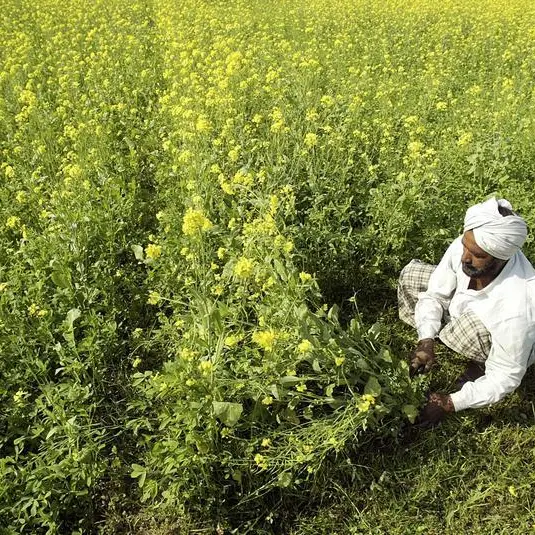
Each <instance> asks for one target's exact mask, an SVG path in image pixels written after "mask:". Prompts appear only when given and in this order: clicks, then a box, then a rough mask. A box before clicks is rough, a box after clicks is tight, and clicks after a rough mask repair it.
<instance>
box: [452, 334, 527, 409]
mask: <svg viewBox="0 0 535 535" xmlns="http://www.w3.org/2000/svg"><path fill="white" fill-rule="evenodd" d="M528 357H529V353H528V354H527V355H526V354H525V352H524V354H523V355H522V358H521V359H518V361H516V359H514V360H512V359H511V358H510V357H508V355H507V353H506V352H505V351H504V350H503V348H502V347H500V346H498V344H493V346H492V348H491V352H490V354H489V357H488V359H487V362H486V365H485V368H486V370H485V375H484V376H483V377H480V378H479V379H477V380H476V381H473V382H468V383H466V384H465V385H464V386H463V387H462V389H461V390H460V391H459V392H455V393H453V394H451V400H452V401H453V405H454V407H455V411H461V410H464V409H470V408H478V407H484V406H486V405H490V404H491V403H496V402H498V401H500V400H501V399H502V398H503V397H504V396H505V395H507V394H509V393H510V392H512V391H513V390H515V389H516V388H517V387H518V385H519V384H520V382H521V381H522V378H523V377H524V374H525V372H526V367H527V360H528Z"/></svg>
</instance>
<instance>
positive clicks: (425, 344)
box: [409, 338, 436, 377]
mask: <svg viewBox="0 0 535 535" xmlns="http://www.w3.org/2000/svg"><path fill="white" fill-rule="evenodd" d="M435 360H436V359H435V340H434V339H433V338H425V339H423V340H420V341H419V342H418V345H417V346H416V349H415V350H414V351H413V352H412V355H411V367H410V371H409V374H410V376H411V377H414V376H415V375H416V374H417V373H427V372H428V371H429V370H430V369H431V368H432V367H433V365H434V364H435Z"/></svg>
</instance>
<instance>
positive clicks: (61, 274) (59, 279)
mask: <svg viewBox="0 0 535 535" xmlns="http://www.w3.org/2000/svg"><path fill="white" fill-rule="evenodd" d="M50 278H51V279H52V281H53V282H54V284H55V285H56V286H59V287H60V288H70V286H71V272H70V271H69V269H67V268H66V267H64V266H60V267H59V268H56V270H55V271H53V272H52V275H51V276H50Z"/></svg>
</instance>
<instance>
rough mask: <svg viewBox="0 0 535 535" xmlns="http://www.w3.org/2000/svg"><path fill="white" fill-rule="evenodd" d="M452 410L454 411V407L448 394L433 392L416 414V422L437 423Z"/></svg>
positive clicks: (424, 423) (423, 423)
mask: <svg viewBox="0 0 535 535" xmlns="http://www.w3.org/2000/svg"><path fill="white" fill-rule="evenodd" d="M452 412H455V407H454V405H453V401H452V400H451V397H450V396H449V394H439V393H438V392H433V393H432V394H430V395H429V398H428V400H427V403H426V404H425V405H424V407H423V409H422V410H421V412H420V414H419V415H418V420H417V422H418V423H419V424H422V425H437V424H438V423H440V422H441V421H442V420H443V419H444V418H445V417H446V415H448V414H449V413H452Z"/></svg>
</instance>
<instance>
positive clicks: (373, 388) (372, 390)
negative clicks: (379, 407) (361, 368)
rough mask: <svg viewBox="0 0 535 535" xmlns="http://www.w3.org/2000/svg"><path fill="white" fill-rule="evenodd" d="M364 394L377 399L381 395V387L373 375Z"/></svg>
mask: <svg viewBox="0 0 535 535" xmlns="http://www.w3.org/2000/svg"><path fill="white" fill-rule="evenodd" d="M364 393H365V394H371V395H372V396H373V397H377V396H379V395H380V394H381V385H380V384H379V381H378V380H377V378H376V377H374V376H373V375H372V376H371V377H370V378H369V379H368V382H367V383H366V386H365V387H364Z"/></svg>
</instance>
